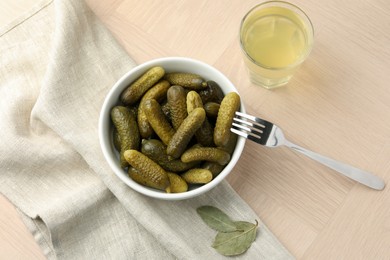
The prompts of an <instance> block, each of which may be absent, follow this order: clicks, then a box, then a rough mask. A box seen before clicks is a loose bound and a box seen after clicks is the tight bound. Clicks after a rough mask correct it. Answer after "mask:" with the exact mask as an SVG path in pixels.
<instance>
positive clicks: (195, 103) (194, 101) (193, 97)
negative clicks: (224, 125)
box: [187, 90, 214, 146]
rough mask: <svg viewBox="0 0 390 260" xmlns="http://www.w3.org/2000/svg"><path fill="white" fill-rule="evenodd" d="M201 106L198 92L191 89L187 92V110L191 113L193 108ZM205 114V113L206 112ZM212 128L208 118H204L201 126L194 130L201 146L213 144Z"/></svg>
mask: <svg viewBox="0 0 390 260" xmlns="http://www.w3.org/2000/svg"><path fill="white" fill-rule="evenodd" d="M198 107H202V108H203V102H202V99H201V98H200V96H199V94H198V92H196V91H194V90H191V91H190V92H188V94H187V112H188V114H189V113H191V112H192V111H193V110H194V109H195V108H198ZM206 114H207V113H206ZM213 134H214V129H213V127H212V126H211V124H210V122H209V120H208V119H207V118H205V120H204V121H203V124H202V126H201V127H200V128H199V129H198V130H197V131H196V132H195V137H196V140H197V141H198V143H200V144H201V145H203V146H214V139H213Z"/></svg>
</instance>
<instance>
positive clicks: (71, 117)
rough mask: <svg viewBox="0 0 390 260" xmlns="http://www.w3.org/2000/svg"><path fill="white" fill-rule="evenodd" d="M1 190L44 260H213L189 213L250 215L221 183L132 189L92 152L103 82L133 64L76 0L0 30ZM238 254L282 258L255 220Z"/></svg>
mask: <svg viewBox="0 0 390 260" xmlns="http://www.w3.org/2000/svg"><path fill="white" fill-rule="evenodd" d="M0 55H1V59H0V97H1V101H0V102H1V103H0V122H1V123H0V124H1V131H0V137H1V139H0V140H1V144H0V157H1V161H0V191H1V193H3V194H4V195H5V196H6V197H8V198H9V199H10V200H11V201H12V202H13V203H14V204H15V205H16V207H17V208H18V209H19V210H20V213H21V215H22V216H23V219H24V221H25V223H26V225H27V226H28V228H29V229H30V231H31V232H32V233H33V235H34V237H35V239H36V240H37V242H38V243H39V245H40V246H41V248H42V250H43V252H44V253H45V255H46V256H47V257H48V258H49V259H56V258H59V259H162V258H163V259H164V258H166V259H219V258H223V257H222V256H221V255H219V254H218V253H217V252H216V251H215V250H214V249H213V248H211V246H210V245H211V243H212V240H213V238H214V236H215V231H212V230H210V229H209V228H208V227H207V226H206V225H205V224H204V223H203V222H202V220H201V219H200V218H199V217H198V215H197V214H196V208H197V207H199V206H201V205H206V204H208V205H214V206H217V207H218V208H220V209H222V210H224V211H225V212H226V213H228V214H229V215H231V216H232V218H234V219H237V220H249V221H250V220H252V221H253V220H254V219H258V220H259V218H258V217H257V216H256V215H255V213H254V212H253V211H252V210H251V209H250V208H249V207H248V205H247V204H246V203H245V202H244V201H242V200H241V199H240V197H239V196H238V195H237V194H236V193H235V192H234V191H233V190H232V189H231V187H230V186H229V185H228V184H227V183H226V182H223V183H222V184H221V185H219V186H218V187H216V188H215V189H213V190H212V191H210V192H209V193H207V194H205V195H203V196H200V197H197V198H194V199H189V200H185V201H174V202H170V201H161V200H156V199H151V198H148V197H145V196H143V195H140V194H138V193H137V192H135V191H133V190H131V189H130V188H129V187H127V186H126V185H124V184H123V183H122V182H121V181H120V180H119V179H118V178H117V177H116V176H115V175H114V173H113V172H112V171H111V170H110V168H109V167H108V164H107V163H106V162H105V160H104V158H103V155H102V153H101V151H100V146H99V140H98V133H97V125H98V116H99V112H100V108H101V105H102V102H103V99H104V97H105V95H106V93H107V92H108V91H109V89H110V87H111V86H112V85H113V84H114V83H115V81H116V80H117V79H118V78H119V77H120V76H122V75H123V74H124V73H125V72H127V71H128V70H129V69H131V68H132V67H134V66H135V64H134V62H133V61H132V60H131V58H130V57H129V56H128V55H127V53H126V52H125V51H124V50H123V49H122V48H121V46H119V45H118V44H117V43H116V41H115V40H114V39H113V38H112V36H111V35H110V33H109V32H108V31H107V30H106V29H105V28H104V27H103V26H102V25H101V24H100V22H99V21H98V20H97V19H96V17H95V16H94V15H93V13H92V12H91V11H90V10H89V9H88V8H87V7H86V5H85V4H84V3H83V2H82V1H76V0H69V1H63V0H58V1H44V2H41V3H40V4H39V5H37V6H36V7H35V8H34V9H33V10H31V11H30V12H29V13H28V14H26V15H25V16H23V17H21V18H19V19H18V20H15V21H14V22H13V23H12V24H10V25H9V26H7V27H6V28H3V29H1V30H0ZM239 258H245V259H289V258H292V257H291V255H290V254H289V253H288V252H287V250H286V249H285V248H284V247H283V246H282V245H281V244H280V243H279V242H278V241H277V239H276V238H275V237H274V236H273V235H272V233H271V232H270V231H269V230H268V229H267V228H266V227H265V226H264V224H262V223H261V222H260V228H259V232H258V236H257V238H256V241H255V243H254V244H253V245H252V247H251V248H250V249H249V250H248V251H247V253H245V254H244V255H242V256H241V257H239Z"/></svg>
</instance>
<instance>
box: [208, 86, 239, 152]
mask: <svg viewBox="0 0 390 260" xmlns="http://www.w3.org/2000/svg"><path fill="white" fill-rule="evenodd" d="M239 107H240V96H239V95H238V94H237V93H236V92H230V93H228V94H227V95H226V96H225V97H224V98H223V100H222V102H221V106H220V108H219V111H218V117H217V122H216V123H215V128H214V143H215V144H216V145H217V146H225V145H226V144H227V143H228V141H229V137H230V127H231V126H232V123H233V117H234V114H235V112H236V111H237V110H238V109H239Z"/></svg>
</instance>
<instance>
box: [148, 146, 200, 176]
mask: <svg viewBox="0 0 390 260" xmlns="http://www.w3.org/2000/svg"><path fill="white" fill-rule="evenodd" d="M141 152H142V153H143V154H145V155H146V156H148V157H149V158H150V159H152V160H153V161H155V162H156V163H158V164H159V165H160V166H161V167H162V168H163V169H164V170H166V171H170V172H183V171H186V170H189V169H191V168H194V167H195V166H196V165H198V164H199V162H197V161H194V162H189V163H184V162H182V161H181V160H180V159H171V158H170V157H169V156H168V154H167V147H166V145H164V144H163V143H162V142H161V141H160V140H157V139H148V140H146V139H144V140H142V145H141Z"/></svg>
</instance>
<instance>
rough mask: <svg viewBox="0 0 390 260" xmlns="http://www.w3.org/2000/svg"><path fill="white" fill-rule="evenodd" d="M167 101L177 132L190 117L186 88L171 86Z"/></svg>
mask: <svg viewBox="0 0 390 260" xmlns="http://www.w3.org/2000/svg"><path fill="white" fill-rule="evenodd" d="M167 101H168V107H169V114H170V116H171V121H172V125H173V128H174V129H175V130H177V129H178V128H179V126H180V125H181V123H182V122H183V121H184V119H185V118H186V117H187V115H188V113H187V105H186V92H185V91H184V88H183V87H181V86H178V85H174V86H171V87H170V88H169V90H168V92H167Z"/></svg>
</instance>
